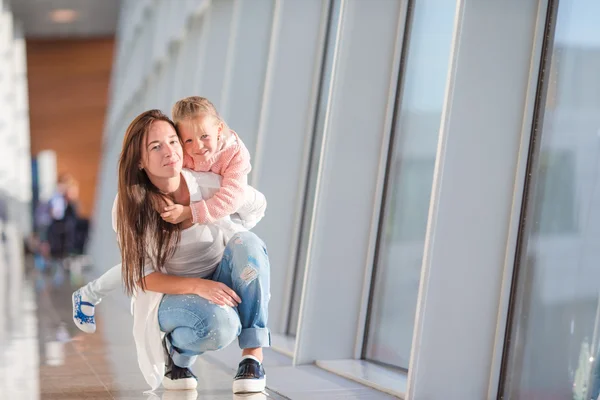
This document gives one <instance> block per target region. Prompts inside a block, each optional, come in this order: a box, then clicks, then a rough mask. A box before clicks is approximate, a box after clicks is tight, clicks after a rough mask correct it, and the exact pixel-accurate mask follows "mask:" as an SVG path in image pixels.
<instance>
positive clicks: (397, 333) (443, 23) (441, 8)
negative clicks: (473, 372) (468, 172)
mask: <svg viewBox="0 0 600 400" xmlns="http://www.w3.org/2000/svg"><path fill="white" fill-rule="evenodd" d="M455 7H456V5H455V2H451V1H446V0H424V1H418V2H416V3H415V9H414V10H413V16H412V28H411V30H410V32H409V40H408V44H407V45H408V46H409V47H408V52H407V58H406V63H407V64H406V68H405V70H404V77H403V78H402V81H403V85H402V86H403V88H402V96H401V100H400V102H399V105H398V109H397V111H396V112H397V120H398V122H397V124H396V128H395V132H394V142H395V143H394V150H393V153H392V154H391V157H392V159H391V162H390V167H389V172H388V183H387V185H388V186H387V187H388V189H387V196H386V197H387V199H386V201H385V207H384V218H383V224H382V226H381V229H382V231H381V232H380V249H379V260H378V263H377V266H376V270H375V285H374V289H373V293H372V306H371V312H370V323H369V327H368V339H367V346H366V349H365V350H366V354H365V355H366V358H368V359H371V360H375V361H378V362H381V363H384V364H389V365H393V366H396V367H401V368H405V369H408V362H409V359H410V349H411V344H412V335H413V327H414V318H415V310H416V301H417V292H418V289H419V277H420V274H421V263H422V259H423V250H424V244H425V230H426V227H427V216H428V212H429V198H430V196H431V186H432V182H433V167H434V164H435V154H436V149H437V142H438V134H439V130H440V121H441V114H442V106H443V103H444V94H445V89H446V80H447V76H448V67H449V61H450V49H451V42H452V34H453V28H454V14H455V11H456V9H455Z"/></svg>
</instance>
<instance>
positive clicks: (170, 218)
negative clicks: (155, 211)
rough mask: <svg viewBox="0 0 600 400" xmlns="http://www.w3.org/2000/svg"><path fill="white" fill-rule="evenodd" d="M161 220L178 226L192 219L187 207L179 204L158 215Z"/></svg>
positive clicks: (166, 208) (168, 207)
mask: <svg viewBox="0 0 600 400" xmlns="http://www.w3.org/2000/svg"><path fill="white" fill-rule="evenodd" d="M160 216H161V217H162V219H164V220H165V221H167V222H169V223H171V224H179V223H181V222H183V221H187V220H188V219H192V209H191V208H190V207H189V206H182V205H181V204H172V205H169V206H166V207H165V208H164V212H163V213H162V214H160Z"/></svg>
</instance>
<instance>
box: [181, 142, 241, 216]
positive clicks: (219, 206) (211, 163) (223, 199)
mask: <svg viewBox="0 0 600 400" xmlns="http://www.w3.org/2000/svg"><path fill="white" fill-rule="evenodd" d="M183 166H184V168H189V169H193V170H194V171H199V172H214V173H216V174H219V175H221V176H222V177H223V180H222V182H221V188H220V189H219V191H218V192H217V193H215V195H214V196H213V197H211V198H210V199H208V200H202V201H199V202H196V203H192V204H191V209H192V220H193V222H194V223H198V224H208V223H212V222H215V221H216V220H219V219H221V218H223V217H226V216H228V215H231V214H234V213H235V212H237V211H238V209H239V208H240V206H241V205H242V204H244V200H245V197H244V196H245V191H246V188H247V186H248V174H249V173H250V170H251V169H252V167H251V165H250V153H249V152H248V149H247V148H246V146H245V145H244V143H243V142H242V140H241V139H240V138H239V136H238V135H237V134H236V133H235V132H233V131H231V137H230V138H229V139H227V140H226V141H225V142H224V143H223V147H222V148H221V149H220V150H219V151H217V152H216V153H215V154H214V155H213V156H212V157H211V158H210V159H208V160H206V161H203V162H201V163H197V162H194V160H193V159H192V157H190V156H188V155H187V154H186V155H185V156H184V163H183Z"/></svg>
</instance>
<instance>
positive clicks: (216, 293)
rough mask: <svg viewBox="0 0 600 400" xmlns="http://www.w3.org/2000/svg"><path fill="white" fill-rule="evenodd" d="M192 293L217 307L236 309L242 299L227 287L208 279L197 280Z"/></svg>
mask: <svg viewBox="0 0 600 400" xmlns="http://www.w3.org/2000/svg"><path fill="white" fill-rule="evenodd" d="M194 292H195V294H197V295H198V296H200V297H202V298H205V299H206V300H208V301H211V302H213V303H215V304H217V305H219V306H231V307H237V305H238V304H240V303H241V302H242V299H240V297H239V296H238V295H237V294H236V293H235V292H234V291H233V290H232V289H231V288H230V287H229V286H227V285H225V284H224V283H221V282H215V281H211V280H209V279H199V281H198V283H197V285H196V290H195V291H194Z"/></svg>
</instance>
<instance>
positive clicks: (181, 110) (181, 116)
mask: <svg viewBox="0 0 600 400" xmlns="http://www.w3.org/2000/svg"><path fill="white" fill-rule="evenodd" d="M171 114H172V116H173V122H175V125H176V126H179V124H181V123H182V122H184V121H187V120H190V119H193V118H196V117H203V116H211V117H213V118H214V119H215V120H216V121H217V122H218V123H222V124H223V131H222V132H221V135H223V137H224V138H225V139H227V138H229V136H231V133H230V132H231V131H230V129H229V127H228V126H227V123H225V121H224V120H223V118H221V116H220V115H219V113H218V111H217V109H216V108H215V106H214V105H213V103H211V102H210V100H208V99H207V98H205V97H200V96H190V97H186V98H184V99H181V100H179V101H177V102H176V103H175V104H174V105H173V109H172V110H171Z"/></svg>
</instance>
